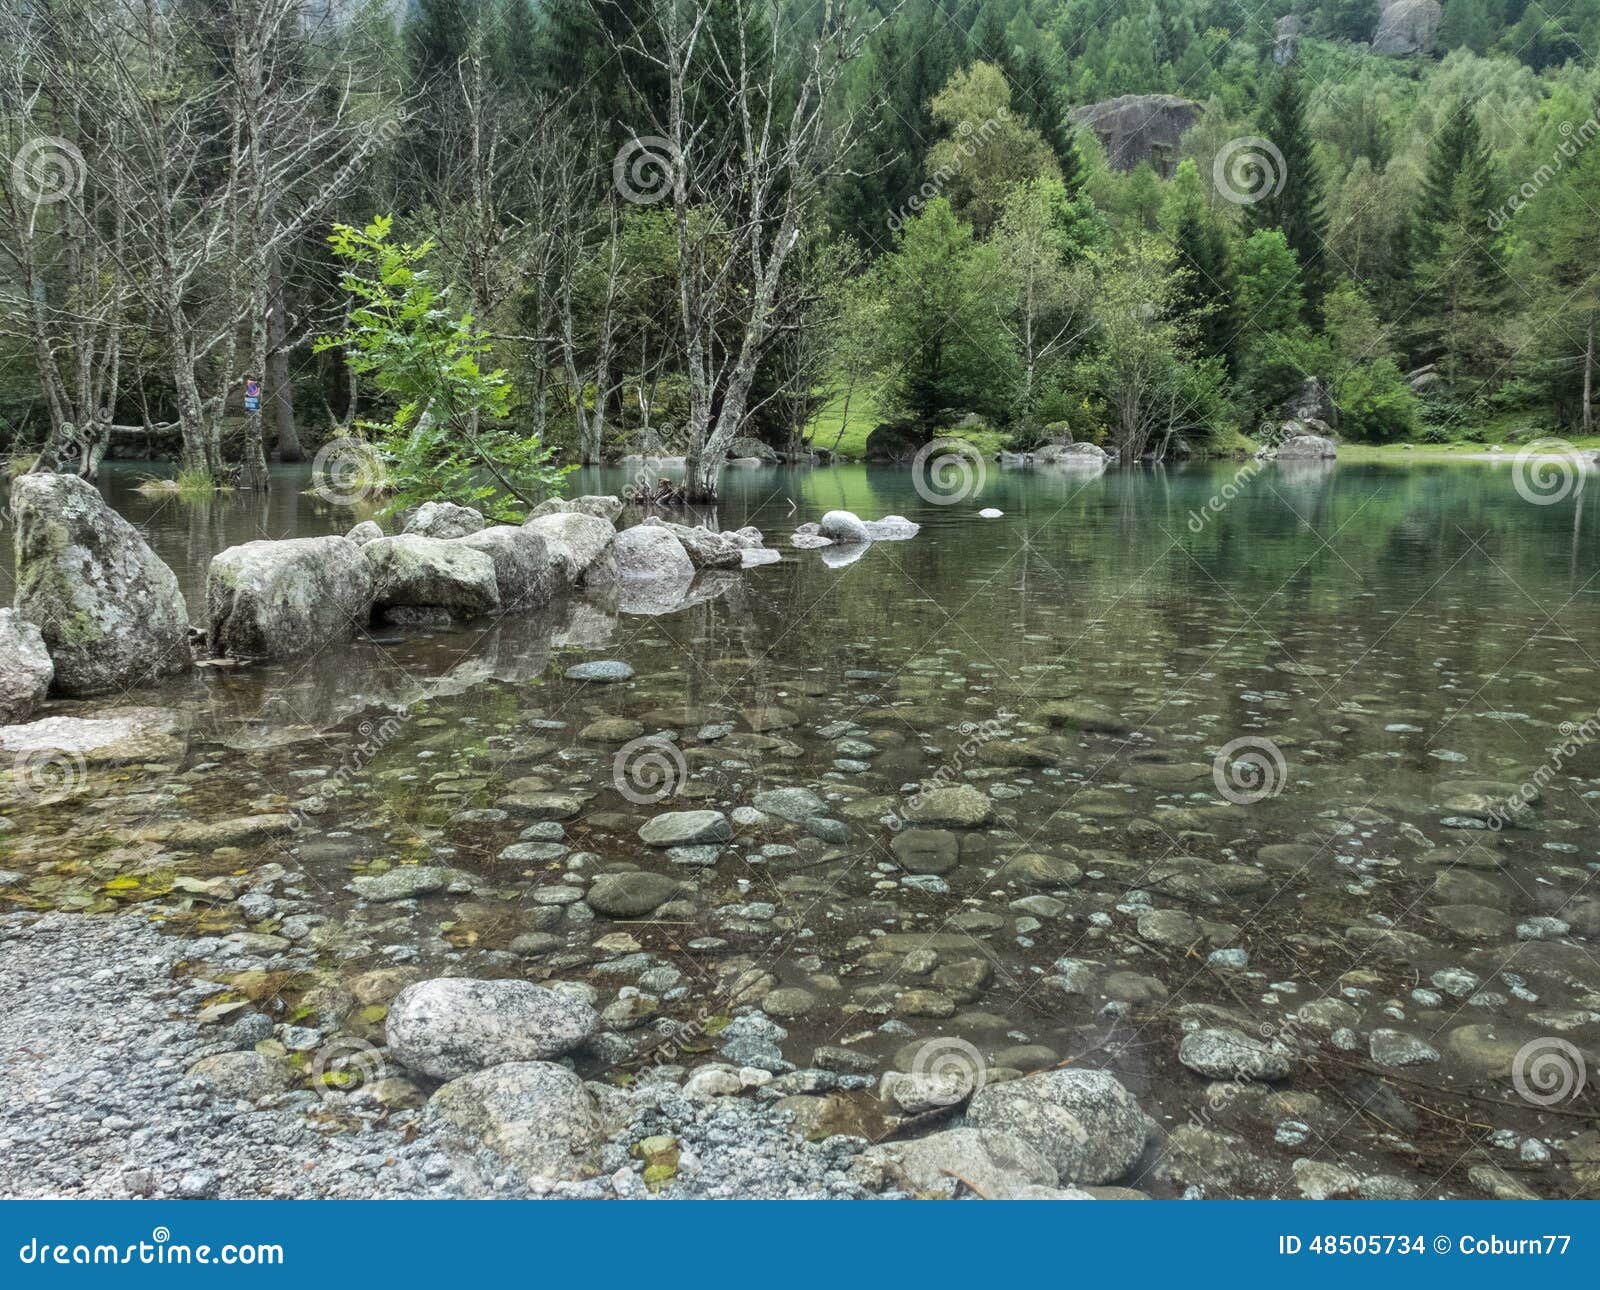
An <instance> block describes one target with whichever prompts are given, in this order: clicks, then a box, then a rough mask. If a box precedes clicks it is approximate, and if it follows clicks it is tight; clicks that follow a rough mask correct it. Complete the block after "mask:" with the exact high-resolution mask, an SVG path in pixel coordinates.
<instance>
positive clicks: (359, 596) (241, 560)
mask: <svg viewBox="0 0 1600 1290" xmlns="http://www.w3.org/2000/svg"><path fill="white" fill-rule="evenodd" d="M372 596H373V572H372V565H371V564H370V563H369V562H368V561H367V560H366V559H365V557H364V556H363V555H362V548H361V547H359V546H357V545H356V544H355V543H354V542H352V541H350V540H349V539H348V538H342V537H314V538H289V539H287V540H285V541H281V542H246V543H244V544H243V545H242V546H230V547H229V548H228V549H227V550H226V551H223V552H221V553H219V554H218V555H216V556H214V557H213V558H212V561H211V568H210V571H209V572H208V573H207V574H206V628H207V632H208V634H209V640H210V644H211V650H212V652H213V653H215V654H231V655H233V656H234V657H237V658H293V657H294V656H296V655H299V654H314V653H316V652H317V651H318V650H320V649H322V648H323V647H324V646H326V645H330V644H332V643H333V642H335V641H342V640H349V639H350V638H351V637H352V636H354V635H355V633H356V632H357V631H358V630H359V629H360V628H362V627H365V626H366V624H367V621H368V620H369V619H370V618H371V616H372Z"/></svg>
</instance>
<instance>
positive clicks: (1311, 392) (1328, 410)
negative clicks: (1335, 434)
mask: <svg viewBox="0 0 1600 1290" xmlns="http://www.w3.org/2000/svg"><path fill="white" fill-rule="evenodd" d="M1275 415H1276V416H1277V418H1278V420H1280V421H1304V422H1306V423H1307V424H1308V425H1312V426H1313V427H1318V426H1320V427H1321V429H1322V430H1324V431H1326V430H1327V429H1328V428H1329V427H1331V426H1336V425H1338V424H1339V408H1338V405H1337V404H1335V403H1334V401H1333V395H1332V394H1331V393H1330V392H1329V390H1328V387H1327V386H1326V385H1324V384H1323V383H1322V380H1321V378H1319V377H1315V376H1307V377H1305V378H1304V379H1303V380H1302V381H1301V382H1300V388H1299V389H1298V390H1297V391H1295V393H1294V395H1293V396H1292V397H1290V398H1287V399H1285V400H1284V401H1283V402H1282V403H1280V404H1279V405H1278V408H1277V412H1276V414H1275Z"/></svg>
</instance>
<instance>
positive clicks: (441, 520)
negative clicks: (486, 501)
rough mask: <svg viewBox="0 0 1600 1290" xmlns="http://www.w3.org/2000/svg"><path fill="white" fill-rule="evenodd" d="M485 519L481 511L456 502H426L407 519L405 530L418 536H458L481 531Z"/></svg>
mask: <svg viewBox="0 0 1600 1290" xmlns="http://www.w3.org/2000/svg"><path fill="white" fill-rule="evenodd" d="M484 523H485V520H484V518H483V513H482V512H481V511H477V510H474V509H473V508H472V507H470V506H457V505H456V504H455V503H454V502H424V503H423V504H422V505H421V506H419V507H417V509H416V511H415V512H413V514H412V516H411V518H410V519H408V520H407V521H406V526H405V528H404V530H402V531H403V532H406V533H410V534H413V535H414V536H416V537H430V538H441V539H443V538H458V537H466V536H467V534H469V533H481V532H482V531H483V526H484Z"/></svg>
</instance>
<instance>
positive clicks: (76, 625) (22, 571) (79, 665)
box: [11, 475, 192, 695]
mask: <svg viewBox="0 0 1600 1290" xmlns="http://www.w3.org/2000/svg"><path fill="white" fill-rule="evenodd" d="M11 511H12V515H13V516H14V518H15V520H16V525H17V530H16V539H15V550H16V572H17V595H16V604H15V607H16V610H17V613H18V614H19V615H20V616H21V617H23V618H25V619H27V620H28V621H29V622H31V623H33V624H34V625H35V626H37V627H38V629H39V632H40V634H41V636H42V637H43V639H44V644H45V648H46V649H47V650H49V652H50V659H51V661H52V662H53V663H54V664H55V688H56V689H57V690H58V691H59V692H60V693H62V694H66V695H85V694H103V693H105V692H106V691H110V690H121V689H125V688H127V687H128V686H131V685H137V684H139V683H141V682H145V681H152V680H155V679H157V678H159V677H163V676H170V675H171V674H173V673H175V672H181V671H183V670H184V669H186V668H187V667H189V666H190V663H191V662H192V660H191V658H190V654H189V613H188V610H187V609H186V608H185V607H184V603H183V593H182V592H181V591H179V590H178V580H177V578H176V577H174V576H173V573H172V570H171V569H169V568H167V566H166V565H165V564H163V563H162V562H161V561H160V560H159V559H158V558H157V557H156V553H155V552H154V551H152V550H151V549H150V547H149V545H148V544H147V543H146V542H145V540H144V539H143V538H142V537H140V536H139V532H138V530H137V529H135V528H134V527H133V525H131V524H129V523H128V521H127V520H125V519H123V518H122V516H120V515H118V514H117V513H116V512H115V511H114V510H112V509H111V508H110V507H109V506H107V505H106V504H105V502H104V501H102V500H101V498H100V494H99V493H98V492H97V491H95V488H94V485H92V484H89V483H86V482H85V481H84V480H82V479H79V478H78V477H77V476H76V475H22V476H19V477H18V478H17V479H16V480H14V481H12V484H11Z"/></svg>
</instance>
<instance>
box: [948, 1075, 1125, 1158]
mask: <svg viewBox="0 0 1600 1290" xmlns="http://www.w3.org/2000/svg"><path fill="white" fill-rule="evenodd" d="M967 1121H968V1123H970V1124H973V1125H976V1126H977V1127H978V1128H980V1129H997V1130H1000V1131H1001V1132H1004V1133H1010V1134H1014V1135H1016V1136H1017V1137H1018V1138H1021V1139H1022V1140H1023V1141H1024V1142H1026V1143H1029V1144H1030V1145H1031V1146H1033V1147H1034V1148H1035V1149H1037V1150H1038V1151H1039V1152H1040V1153H1041V1154H1042V1155H1043V1156H1044V1157H1045V1159H1047V1160H1048V1161H1049V1162H1050V1163H1051V1164H1052V1165H1054V1166H1055V1168H1056V1172H1057V1173H1058V1174H1059V1175H1060V1180H1061V1182H1063V1183H1108V1182H1114V1181H1115V1180H1116V1179H1118V1178H1120V1177H1122V1175H1123V1174H1125V1173H1127V1172H1128V1170H1129V1169H1130V1168H1131V1167H1132V1166H1133V1162H1134V1161H1135V1160H1137V1159H1138V1158H1139V1153H1140V1152H1142V1151H1143V1150H1144V1140H1145V1126H1144V1112H1143V1111H1141V1110H1140V1109H1139V1103H1138V1102H1137V1101H1136V1100H1135V1099H1134V1096H1133V1094H1132V1093H1130V1092H1128V1090H1127V1089H1125V1088H1123V1087H1122V1085H1121V1084H1119V1083H1118V1082H1117V1080H1116V1079H1115V1077H1113V1076H1112V1075H1109V1074H1107V1073H1106V1072H1105V1071H1088V1070H1052V1071H1045V1072H1043V1073H1042V1074H1038V1075H1029V1076H1027V1077H1026V1078H1024V1079H1013V1080H1007V1081H1006V1082H1005V1083H1003V1084H990V1085H988V1086H987V1087H985V1088H982V1089H979V1090H978V1092H977V1093H976V1094H975V1095H974V1097H973V1099H972V1104H971V1105H970V1106H969V1107H968V1108H967Z"/></svg>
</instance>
